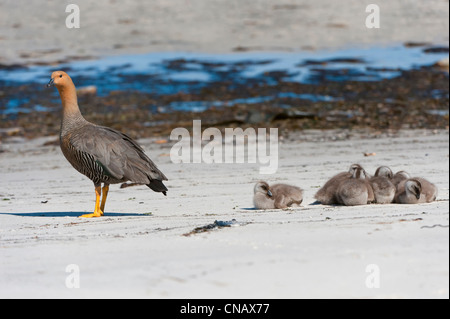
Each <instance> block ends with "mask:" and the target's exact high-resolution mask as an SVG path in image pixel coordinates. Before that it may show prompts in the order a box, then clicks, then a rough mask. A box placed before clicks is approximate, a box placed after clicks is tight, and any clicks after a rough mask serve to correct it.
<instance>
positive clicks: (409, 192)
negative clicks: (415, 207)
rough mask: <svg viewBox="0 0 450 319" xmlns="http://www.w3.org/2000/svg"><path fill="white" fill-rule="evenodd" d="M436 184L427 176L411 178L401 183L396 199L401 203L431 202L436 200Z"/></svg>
mask: <svg viewBox="0 0 450 319" xmlns="http://www.w3.org/2000/svg"><path fill="white" fill-rule="evenodd" d="M437 195H438V189H437V187H436V185H434V184H432V183H431V182H429V181H427V180H426V179H425V178H421V177H415V178H409V179H407V180H405V181H402V182H400V183H399V185H398V188H397V193H396V194H395V199H394V201H395V202H396V203H399V204H419V203H430V202H432V201H434V200H436V197H437Z"/></svg>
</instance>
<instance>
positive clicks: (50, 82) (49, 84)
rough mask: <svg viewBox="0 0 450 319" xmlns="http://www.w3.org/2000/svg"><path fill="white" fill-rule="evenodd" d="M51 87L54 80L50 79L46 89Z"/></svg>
mask: <svg viewBox="0 0 450 319" xmlns="http://www.w3.org/2000/svg"><path fill="white" fill-rule="evenodd" d="M53 85H54V80H53V78H51V79H50V81H49V82H48V83H47V87H48V88H49V87H51V86H53Z"/></svg>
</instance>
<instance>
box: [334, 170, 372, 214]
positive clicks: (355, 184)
mask: <svg viewBox="0 0 450 319" xmlns="http://www.w3.org/2000/svg"><path fill="white" fill-rule="evenodd" d="M336 199H337V201H338V203H339V204H342V205H345V206H355V205H366V204H368V203H371V202H373V201H374V195H373V190H372V186H370V183H369V180H368V178H367V175H366V172H365V171H364V170H363V169H362V168H356V169H355V171H354V172H353V175H352V177H351V178H348V179H346V180H344V181H342V182H341V183H340V184H339V186H338V188H337V191H336Z"/></svg>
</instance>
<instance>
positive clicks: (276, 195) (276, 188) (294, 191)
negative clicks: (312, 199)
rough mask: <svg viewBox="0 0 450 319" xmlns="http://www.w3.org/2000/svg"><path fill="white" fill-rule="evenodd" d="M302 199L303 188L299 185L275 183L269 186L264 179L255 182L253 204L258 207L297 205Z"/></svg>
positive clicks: (270, 207)
mask: <svg viewBox="0 0 450 319" xmlns="http://www.w3.org/2000/svg"><path fill="white" fill-rule="evenodd" d="M302 201H303V190H302V189H301V188H299V187H296V186H292V185H286V184H275V185H272V186H269V184H267V183H266V182H264V181H259V182H258V183H256V185H255V188H254V196H253V204H254V205H255V207H256V208H258V209H274V208H287V207H298V206H300V204H301V203H302Z"/></svg>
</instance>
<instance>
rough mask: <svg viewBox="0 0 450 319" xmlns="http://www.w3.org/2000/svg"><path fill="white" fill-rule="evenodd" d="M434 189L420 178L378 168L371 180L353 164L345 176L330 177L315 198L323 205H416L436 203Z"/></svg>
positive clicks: (360, 168) (370, 177) (403, 172)
mask: <svg viewBox="0 0 450 319" xmlns="http://www.w3.org/2000/svg"><path fill="white" fill-rule="evenodd" d="M437 194H438V190H437V187H436V186H435V185H434V184H432V183H430V182H429V181H428V180H426V179H424V178H422V177H414V178H411V177H410V175H409V174H408V173H407V172H405V171H399V172H397V173H395V174H394V173H393V172H392V170H391V169H390V168H389V167H387V166H380V167H378V169H377V170H376V171H375V175H374V176H370V175H369V174H367V173H366V171H365V170H364V169H363V168H362V167H361V165H358V164H353V165H352V166H350V169H349V171H348V172H342V173H339V174H337V175H335V176H334V177H332V178H331V179H330V180H329V181H328V182H326V183H325V185H324V186H323V187H322V188H320V189H319V190H318V192H317V193H316V195H315V198H316V199H317V201H319V202H320V203H322V204H325V205H346V206H354V205H365V204H370V203H377V204H389V203H398V204H417V203H429V202H432V201H434V200H435V199H436V197H437Z"/></svg>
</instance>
